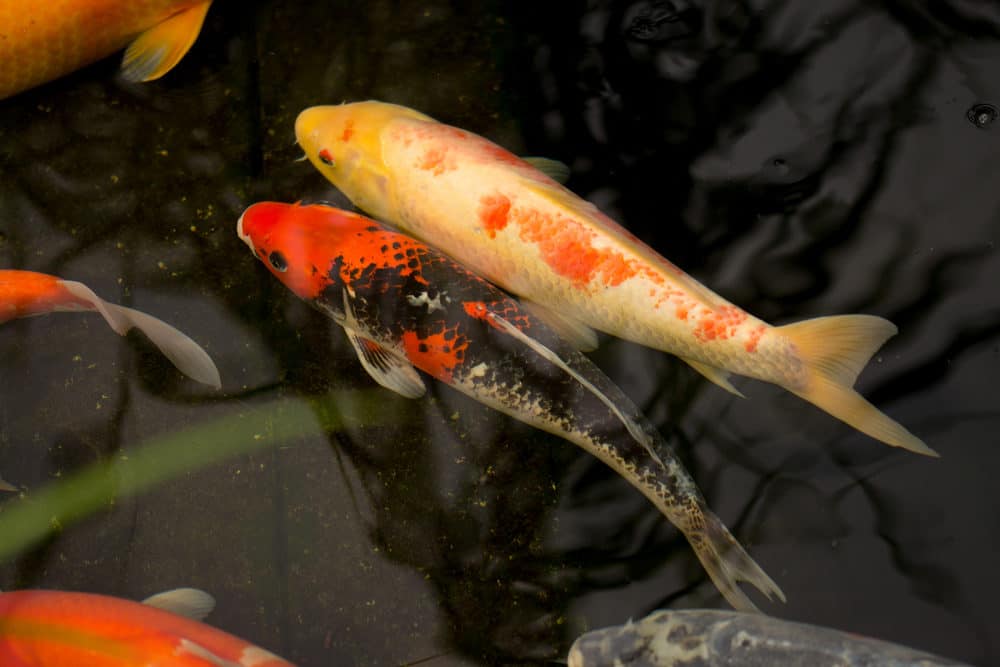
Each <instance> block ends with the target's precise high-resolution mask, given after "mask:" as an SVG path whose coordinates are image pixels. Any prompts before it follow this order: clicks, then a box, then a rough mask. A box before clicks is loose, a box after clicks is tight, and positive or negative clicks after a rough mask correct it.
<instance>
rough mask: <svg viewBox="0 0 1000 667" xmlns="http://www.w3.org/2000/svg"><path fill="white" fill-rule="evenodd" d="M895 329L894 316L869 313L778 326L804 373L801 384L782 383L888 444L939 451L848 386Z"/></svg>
mask: <svg viewBox="0 0 1000 667" xmlns="http://www.w3.org/2000/svg"><path fill="white" fill-rule="evenodd" d="M896 331H897V329H896V326H895V325H894V324H893V323H892V322H889V321H888V320H885V319H882V318H881V317H875V316H873V315H839V316H835V317H817V318H815V319H811V320H805V321H803V322H796V323H794V324H786V325H785V326H783V327H778V328H777V333H780V334H781V335H783V336H785V337H786V338H788V340H790V341H791V342H792V343H794V344H795V347H796V349H797V350H798V353H799V358H800V359H801V360H802V362H803V363H804V364H805V367H806V369H807V375H808V379H807V381H806V385H805V388H804V389H795V388H792V387H785V388H786V389H788V390H789V391H791V392H792V393H793V394H795V395H797V396H800V397H801V398H804V399H805V400H807V401H809V402H810V403H812V404H813V405H815V406H816V407H818V408H820V409H821V410H825V411H826V412H828V413H830V414H831V415H833V416H834V417H836V418H837V419H840V420H842V421H844V422H845V423H847V424H850V425H851V426H853V427H854V428H856V429H858V430H859V431H861V432H862V433H865V434H867V435H870V436H871V437H873V438H875V439H876V440H881V441H882V442H884V443H885V444H887V445H890V446H892V447H902V448H903V449H909V450H910V451H911V452H916V453H917V454H924V455H927V456H938V454H937V452H935V451H934V450H933V449H931V448H930V447H928V446H927V445H925V444H924V442H923V441H922V440H921V439H920V438H918V437H917V436H915V435H913V434H912V433H910V432H909V431H908V430H906V429H905V428H904V427H903V426H902V425H901V424H899V423H898V422H896V421H894V420H893V419H891V418H890V417H889V416H888V415H886V414H885V413H883V412H882V411H880V410H879V409H878V408H876V407H875V406H874V405H872V404H871V403H869V402H868V401H867V400H865V398H864V397H862V396H861V394H859V393H858V392H856V391H854V389H853V388H852V387H853V386H854V382H855V380H857V377H858V374H859V373H860V372H861V369H863V368H864V367H865V365H866V364H867V363H868V360H869V359H871V357H872V355H873V354H875V352H876V351H877V350H878V349H879V348H880V347H882V344H883V343H885V341H886V340H888V339H889V338H891V337H892V336H894V335H895V334H896Z"/></svg>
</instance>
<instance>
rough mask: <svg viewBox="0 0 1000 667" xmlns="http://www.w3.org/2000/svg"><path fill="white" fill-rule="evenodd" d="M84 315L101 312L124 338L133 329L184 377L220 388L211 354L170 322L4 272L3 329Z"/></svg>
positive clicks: (76, 289)
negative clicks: (42, 318) (23, 320)
mask: <svg viewBox="0 0 1000 667" xmlns="http://www.w3.org/2000/svg"><path fill="white" fill-rule="evenodd" d="M82 310H94V311H97V312H98V313H100V314H101V316H102V317H103V318H104V319H105V321H106V322H107V323H108V326H110V327H111V328H112V329H114V331H115V333H117V334H119V335H122V336H124V335H125V334H126V333H127V332H128V330H129V329H131V328H132V327H135V328H136V329H138V330H139V331H141V332H142V333H144V334H146V336H147V337H148V338H149V340H150V341H152V342H153V344H154V345H156V347H158V348H159V349H160V352H162V353H163V355H164V356H165V357H166V358H167V359H169V360H170V361H171V362H172V363H173V364H174V366H176V367H177V370H179V371H180V372H181V373H184V374H185V375H187V376H188V377H190V378H191V379H192V380H197V381H198V382H202V383H204V384H207V385H211V386H212V387H215V388H216V389H218V388H219V387H221V386H222V381H221V379H220V378H219V370H218V369H217V368H216V367H215V363H214V362H213V361H212V358H211V357H209V356H208V353H207V352H205V350H203V349H202V348H201V346H200V345H198V344H197V343H196V342H194V341H193V340H191V339H190V338H188V337H187V336H186V335H185V334H183V333H181V332H180V331H178V330H177V329H175V328H173V327H172V326H170V325H169V324H167V323H166V322H163V321H161V320H158V319H156V318H155V317H153V316H152V315H147V314H146V313H142V312H139V311H138V310H133V309H132V308H126V307H124V306H118V305H115V304H113V303H108V302H107V301H105V300H104V299H102V298H101V297H99V296H97V295H96V294H94V292H93V290H91V289H90V288H89V287H87V286H86V285H84V284H83V283H78V282H75V281H72V280H61V279H60V278H56V277H55V276H50V275H47V274H45V273H36V272H34V271H16V270H0V324H3V323H4V322H6V321H8V320H12V319H15V318H18V317H30V316H32V315H45V314H47V313H51V312H60V311H72V312H76V311H82Z"/></svg>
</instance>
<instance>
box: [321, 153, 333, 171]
mask: <svg viewBox="0 0 1000 667" xmlns="http://www.w3.org/2000/svg"><path fill="white" fill-rule="evenodd" d="M319 161H320V162H322V163H323V164H325V165H327V166H328V167H332V166H333V164H334V162H333V156H332V155H331V154H330V151H328V150H327V149H325V148H324V149H322V150H321V151H320V152H319Z"/></svg>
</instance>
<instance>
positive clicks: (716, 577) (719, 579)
mask: <svg viewBox="0 0 1000 667" xmlns="http://www.w3.org/2000/svg"><path fill="white" fill-rule="evenodd" d="M701 513H702V518H703V519H704V525H703V526H700V527H699V528H700V530H699V531H698V532H697V533H694V534H691V535H688V541H689V542H690V543H691V547H692V548H693V549H694V553H695V555H697V556H698V560H699V561H701V565H702V567H704V568H705V571H706V572H707V573H708V576H709V577H711V579H712V582H713V583H714V584H715V586H716V587H717V588H718V589H719V592H721V593H722V596H723V597H725V598H726V601H727V602H729V604H731V605H732V606H733V607H734V608H735V609H738V610H739V611H759V610H758V609H757V607H756V605H754V603H753V602H751V601H750V598H748V597H747V595H746V593H744V592H743V591H742V590H740V587H739V582H741V581H745V582H747V583H749V584H751V585H753V586H754V587H755V588H756V589H757V590H759V591H760V592H761V593H763V594H764V595H766V596H767V599H768V600H770V599H771V597H772V596H776V597H777V598H778V599H779V600H781V601H782V602H784V601H785V594H784V593H782V592H781V589H780V588H779V587H778V584H776V583H774V580H773V579H771V577H769V576H767V573H765V572H764V570H762V569H761V567H760V565H757V563H756V562H755V561H754V559H753V558H751V557H750V554H748V553H747V552H746V550H745V549H744V548H743V547H742V546H741V545H740V543H739V542H737V541H736V538H735V537H733V535H732V533H730V532H729V529H728V528H726V526H725V524H723V523H722V520H721V519H719V517H717V516H715V514H714V513H713V512H712V511H711V510H709V509H706V508H702V509H701Z"/></svg>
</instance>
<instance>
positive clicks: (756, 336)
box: [743, 324, 767, 352]
mask: <svg viewBox="0 0 1000 667" xmlns="http://www.w3.org/2000/svg"><path fill="white" fill-rule="evenodd" d="M765 331H767V327H766V326H764V325H763V324H762V325H760V326H758V327H757V328H756V329H754V330H753V331H751V332H750V338H749V340H747V342H746V343H745V344H744V345H743V347H744V349H746V351H747V352H756V351H757V344H758V343H760V337H761V336H763V335H764V332H765Z"/></svg>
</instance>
